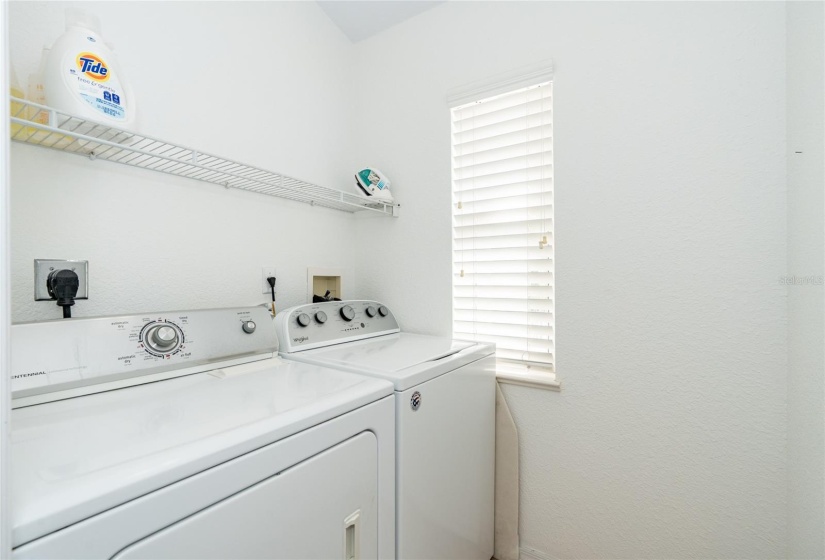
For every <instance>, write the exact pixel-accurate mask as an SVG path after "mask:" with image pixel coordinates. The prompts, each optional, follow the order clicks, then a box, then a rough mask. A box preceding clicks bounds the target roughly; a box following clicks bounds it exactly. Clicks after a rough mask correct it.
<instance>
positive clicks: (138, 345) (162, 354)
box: [9, 307, 395, 560]
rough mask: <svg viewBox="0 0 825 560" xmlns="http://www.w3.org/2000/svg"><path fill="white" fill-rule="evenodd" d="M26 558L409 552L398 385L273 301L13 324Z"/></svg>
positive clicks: (15, 470)
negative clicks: (294, 345)
mask: <svg viewBox="0 0 825 560" xmlns="http://www.w3.org/2000/svg"><path fill="white" fill-rule="evenodd" d="M11 342H12V346H11V349H12V357H11V363H12V367H11V383H12V390H13V410H12V413H11V445H10V454H11V481H10V485H9V488H10V494H11V496H10V511H11V519H12V525H13V532H12V539H13V543H12V544H13V557H14V558H16V559H24V558H52V559H58V558H75V559H77V558H83V559H98V558H99V559H103V558H107V559H108V558H117V559H122V560H126V559H137V558H140V559H150V558H158V559H160V558H164V559H170V558H174V559H186V558H188V559H229V558H231V559H252V558H256V559H259V558H273V559H275V558H277V559H295V558H317V559H330V558H344V559H347V560H349V559H355V558H364V559H366V558H392V557H394V555H395V523H394V519H395V503H394V500H395V488H394V484H395V482H394V480H395V429H394V422H395V420H394V397H393V386H392V384H391V383H389V382H387V381H384V380H379V379H375V378H369V377H365V376H359V375H354V374H350V373H345V372H342V371H340V370H335V369H331V368H324V367H320V366H315V365H309V364H301V363H298V362H294V361H285V360H282V359H281V358H279V357H278V356H277V353H276V344H275V331H274V325H273V322H272V320H271V318H270V316H269V313H268V311H267V310H265V309H264V308H261V307H257V308H253V307H250V308H233V309H217V310H197V311H184V312H169V313H152V314H139V315H130V316H118V317H102V318H94V319H70V320H68V319H67V320H59V321H49V322H43V323H31V324H20V325H14V326H12V332H11Z"/></svg>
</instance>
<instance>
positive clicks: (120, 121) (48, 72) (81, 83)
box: [43, 9, 135, 130]
mask: <svg viewBox="0 0 825 560" xmlns="http://www.w3.org/2000/svg"><path fill="white" fill-rule="evenodd" d="M99 30H100V23H99V21H98V19H97V18H96V17H95V16H93V15H92V14H89V13H87V12H84V11H80V10H74V9H69V10H66V32H65V33H63V35H61V36H60V37H59V38H58V39H57V41H55V43H54V45H52V48H51V51H49V55H48V59H47V61H46V68H45V72H44V74H45V75H44V77H43V81H44V85H45V90H46V101H47V103H48V105H50V106H51V107H54V108H55V109H58V110H60V111H65V112H66V113H69V114H72V115H76V116H78V117H81V118H85V119H89V120H91V121H97V122H100V123H104V124H108V125H111V126H115V127H118V128H126V129H129V130H133V129H134V124H135V100H134V96H133V95H132V91H131V89H130V88H129V86H128V85H127V83H126V80H125V78H124V75H123V72H122V70H121V68H120V67H119V64H118V61H117V59H116V57H115V55H114V53H113V52H112V49H110V48H109V47H108V46H107V45H106V43H105V42H104V41H103V38H102V37H101V36H100V31H99Z"/></svg>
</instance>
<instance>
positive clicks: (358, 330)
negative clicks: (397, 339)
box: [275, 300, 400, 353]
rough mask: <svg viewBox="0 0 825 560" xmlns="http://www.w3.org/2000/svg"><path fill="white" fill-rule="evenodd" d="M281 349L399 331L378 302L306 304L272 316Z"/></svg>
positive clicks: (354, 301)
mask: <svg viewBox="0 0 825 560" xmlns="http://www.w3.org/2000/svg"><path fill="white" fill-rule="evenodd" d="M275 331H276V333H277V335H278V344H279V350H280V351H281V352H285V353H290V352H299V351H301V350H310V349H312V348H321V347H324V346H330V345H332V344H340V343H342V342H352V341H353V340H362V339H364V338H372V337H375V336H381V335H385V334H392V333H397V332H399V331H400V329H399V328H398V322H397V321H396V320H395V316H394V315H393V314H392V311H390V309H389V308H388V307H387V306H386V305H384V304H382V303H380V302H377V301H371V300H349V301H323V302H319V303H307V304H306V305H299V306H297V307H291V308H289V309H287V310H285V311H281V312H280V313H278V315H277V316H276V317H275Z"/></svg>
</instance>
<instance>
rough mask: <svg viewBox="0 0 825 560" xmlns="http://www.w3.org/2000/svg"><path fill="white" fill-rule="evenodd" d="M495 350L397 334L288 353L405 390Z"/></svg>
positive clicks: (475, 345)
mask: <svg viewBox="0 0 825 560" xmlns="http://www.w3.org/2000/svg"><path fill="white" fill-rule="evenodd" d="M493 352H495V348H494V347H492V346H487V345H484V344H478V343H475V342H468V341H463V340H452V339H449V338H441V337H436V336H426V335H420V334H411V333H396V334H389V335H384V336H379V337H376V338H370V339H367V340H360V341H357V342H347V343H343V344H337V345H335V346H328V347H326V348H317V349H315V350H306V351H303V352H293V353H291V354H284V356H285V357H288V358H290V359H295V360H301V361H306V362H310V363H314V364H319V365H324V366H329V367H335V368H340V369H343V370H346V371H351V372H355V373H361V374H364V375H369V376H374V377H380V378H382V379H386V380H388V381H392V382H393V384H394V385H395V390H396V391H405V390H407V389H409V388H410V387H413V386H415V385H418V384H419V383H423V382H425V381H429V380H430V379H433V378H435V377H438V376H439V375H442V374H444V373H447V372H448V371H452V370H454V369H457V368H459V367H461V366H463V365H466V364H468V363H470V362H474V361H476V360H478V359H480V358H482V357H484V356H488V355H490V354H492V353H493Z"/></svg>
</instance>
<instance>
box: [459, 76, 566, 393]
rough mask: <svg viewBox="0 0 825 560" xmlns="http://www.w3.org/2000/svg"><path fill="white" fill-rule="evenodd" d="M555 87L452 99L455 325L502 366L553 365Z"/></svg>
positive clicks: (532, 368)
mask: <svg viewBox="0 0 825 560" xmlns="http://www.w3.org/2000/svg"><path fill="white" fill-rule="evenodd" d="M552 91H553V85H552V82H551V81H545V82H543V83H540V84H538V85H532V86H530V87H523V88H520V89H516V90H514V91H509V92H506V93H501V94H498V95H495V96H492V97H487V98H484V99H481V100H479V101H473V102H471V103H465V104H462V105H459V106H456V107H454V108H453V109H452V148H453V149H452V155H453V174H452V178H453V180H452V184H453V334H454V336H455V337H456V338H461V339H469V340H476V341H479V342H493V343H495V344H496V358H497V371H498V372H499V374H501V373H504V374H505V375H506V374H507V373H513V374H520V373H533V372H540V373H550V374H552V372H553V371H554V353H555V348H554V338H555V332H554V328H555V325H554V293H553V283H554V282H553V135H552V115H553V113H552ZM550 377H552V375H551V376H550Z"/></svg>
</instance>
